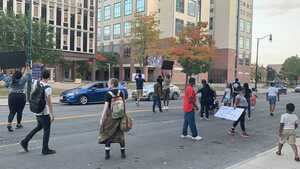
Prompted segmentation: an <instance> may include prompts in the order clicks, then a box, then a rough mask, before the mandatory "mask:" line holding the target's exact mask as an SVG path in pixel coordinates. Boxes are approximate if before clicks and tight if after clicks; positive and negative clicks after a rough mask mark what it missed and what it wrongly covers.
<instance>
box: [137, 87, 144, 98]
mask: <svg viewBox="0 0 300 169" xmlns="http://www.w3.org/2000/svg"><path fill="white" fill-rule="evenodd" d="M136 92H137V98H141V97H142V96H143V89H138V90H137V91H136Z"/></svg>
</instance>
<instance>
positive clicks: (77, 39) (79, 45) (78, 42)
mask: <svg viewBox="0 0 300 169" xmlns="http://www.w3.org/2000/svg"><path fill="white" fill-rule="evenodd" d="M76 41H77V43H76V50H77V51H81V32H77V38H76Z"/></svg>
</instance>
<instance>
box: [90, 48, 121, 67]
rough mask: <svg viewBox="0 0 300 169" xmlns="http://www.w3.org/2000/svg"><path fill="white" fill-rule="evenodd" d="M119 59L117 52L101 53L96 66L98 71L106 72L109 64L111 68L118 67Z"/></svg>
mask: <svg viewBox="0 0 300 169" xmlns="http://www.w3.org/2000/svg"><path fill="white" fill-rule="evenodd" d="M119 57H120V56H119V54H118V53H116V52H113V53H112V52H100V53H99V55H97V57H96V60H97V61H96V66H97V68H98V69H101V70H106V69H108V67H109V66H108V65H109V64H110V66H111V67H112V66H115V65H117V64H118V59H119Z"/></svg>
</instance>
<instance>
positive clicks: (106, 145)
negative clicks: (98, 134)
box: [105, 141, 125, 149]
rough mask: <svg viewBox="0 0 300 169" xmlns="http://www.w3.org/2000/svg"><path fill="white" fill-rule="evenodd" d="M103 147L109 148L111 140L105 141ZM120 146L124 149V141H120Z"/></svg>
mask: <svg viewBox="0 0 300 169" xmlns="http://www.w3.org/2000/svg"><path fill="white" fill-rule="evenodd" d="M105 147H107V148H110V147H111V142H110V141H107V142H106V143H105ZM120 147H121V149H125V141H123V142H121V143H120Z"/></svg>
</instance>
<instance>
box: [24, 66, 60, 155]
mask: <svg viewBox="0 0 300 169" xmlns="http://www.w3.org/2000/svg"><path fill="white" fill-rule="evenodd" d="M49 78H50V72H49V71H48V70H44V71H43V72H42V80H40V81H34V83H33V87H32V93H31V94H32V95H34V93H35V92H37V91H38V90H39V89H40V90H41V91H40V93H42V94H41V95H39V96H40V97H42V98H40V99H41V100H44V101H45V102H44V103H45V105H44V107H43V108H42V107H41V110H42V111H41V112H40V113H35V115H36V119H37V126H36V127H35V128H34V129H33V130H32V131H31V132H30V133H29V134H28V135H27V136H26V137H25V138H24V139H23V140H22V141H21V142H20V145H21V146H22V148H23V149H24V150H25V152H28V144H29V142H30V140H31V139H32V138H33V136H34V135H35V134H36V133H37V132H39V131H40V130H42V129H43V130H44V135H43V148H42V154H43V155H49V154H55V153H56V151H55V150H52V149H50V148H49V138H50V130H51V124H52V123H53V122H54V113H53V104H52V88H51V86H50V85H49V84H48V80H49ZM31 99H37V98H32V96H31ZM30 102H32V101H30ZM30 104H31V103H30ZM30 106H31V105H30Z"/></svg>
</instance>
